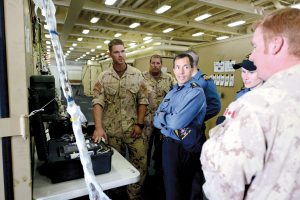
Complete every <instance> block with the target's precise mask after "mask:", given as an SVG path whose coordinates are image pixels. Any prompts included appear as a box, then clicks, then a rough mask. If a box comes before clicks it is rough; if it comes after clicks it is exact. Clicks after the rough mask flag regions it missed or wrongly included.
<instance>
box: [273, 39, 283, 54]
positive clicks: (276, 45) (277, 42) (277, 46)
mask: <svg viewBox="0 0 300 200" xmlns="http://www.w3.org/2000/svg"><path fill="white" fill-rule="evenodd" d="M284 42H285V41H284V39H283V37H281V36H276V37H274V38H273V39H272V42H271V47H270V50H271V53H272V54H273V55H275V54H277V53H278V52H279V51H280V50H281V49H282V47H283V45H284Z"/></svg>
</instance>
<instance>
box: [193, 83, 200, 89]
mask: <svg viewBox="0 0 300 200" xmlns="http://www.w3.org/2000/svg"><path fill="white" fill-rule="evenodd" d="M191 87H192V88H195V87H200V86H199V85H198V84H197V83H195V82H192V83H191Z"/></svg>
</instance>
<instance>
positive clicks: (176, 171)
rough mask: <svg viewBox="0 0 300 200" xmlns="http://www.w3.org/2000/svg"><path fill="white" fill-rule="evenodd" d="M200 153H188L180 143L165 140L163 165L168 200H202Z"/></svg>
mask: <svg viewBox="0 0 300 200" xmlns="http://www.w3.org/2000/svg"><path fill="white" fill-rule="evenodd" d="M199 159H200V152H196V153H195V152H188V151H186V150H185V149H184V148H183V146H182V145H181V143H179V141H177V140H174V139H171V138H164V139H163V146H162V165H163V173H164V185H165V190H166V200H189V199H193V200H196V199H197V200H198V199H199V200H200V199H202V198H203V197H202V183H203V176H202V170H201V164H200V160H199Z"/></svg>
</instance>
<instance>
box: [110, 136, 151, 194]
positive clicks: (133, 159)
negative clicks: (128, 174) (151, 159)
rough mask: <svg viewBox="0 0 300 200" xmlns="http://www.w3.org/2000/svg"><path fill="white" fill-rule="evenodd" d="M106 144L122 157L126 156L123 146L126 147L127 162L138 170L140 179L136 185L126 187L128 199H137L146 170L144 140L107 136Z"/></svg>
mask: <svg viewBox="0 0 300 200" xmlns="http://www.w3.org/2000/svg"><path fill="white" fill-rule="evenodd" d="M108 143H109V144H110V145H111V146H112V147H114V148H115V149H116V150H117V151H118V152H120V153H121V154H122V155H123V156H126V148H125V146H126V147H127V149H128V159H129V162H130V163H131V164H132V165H133V166H134V167H135V168H136V169H137V170H139V172H140V177H141V178H140V181H139V182H138V183H136V184H131V185H128V186H127V193H128V196H129V198H130V199H139V198H140V194H141V187H142V185H143V183H144V180H145V176H146V169H147V159H146V154H145V145H144V139H143V138H142V137H140V138H132V137H130V134H124V137H122V138H120V137H112V136H108Z"/></svg>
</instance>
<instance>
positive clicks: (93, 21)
mask: <svg viewBox="0 0 300 200" xmlns="http://www.w3.org/2000/svg"><path fill="white" fill-rule="evenodd" d="M99 19H100V18H99V17H93V18H92V19H91V21H90V22H91V23H93V24H95V23H97V22H98V21H99Z"/></svg>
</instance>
